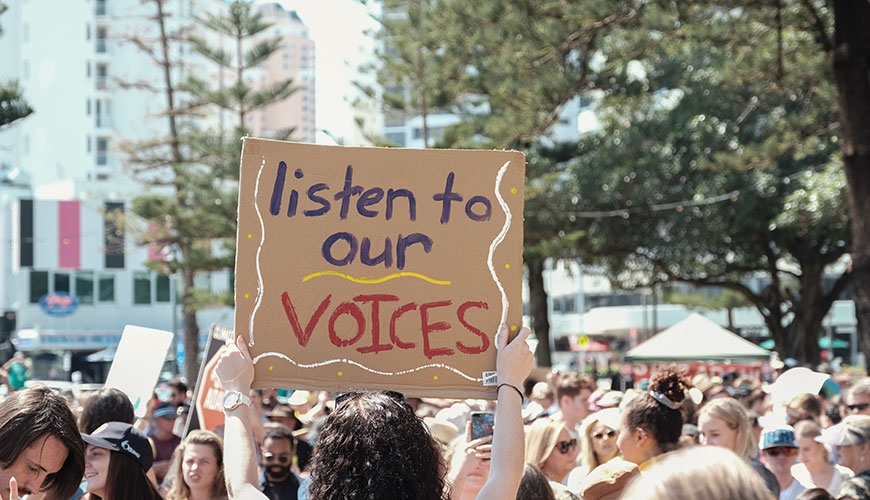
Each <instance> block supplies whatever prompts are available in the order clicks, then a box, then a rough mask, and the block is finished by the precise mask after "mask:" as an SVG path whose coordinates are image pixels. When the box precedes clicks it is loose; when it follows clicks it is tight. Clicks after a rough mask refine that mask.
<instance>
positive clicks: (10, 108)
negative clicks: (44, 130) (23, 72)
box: [0, 2, 33, 128]
mask: <svg viewBox="0 0 870 500" xmlns="http://www.w3.org/2000/svg"><path fill="white" fill-rule="evenodd" d="M8 8H9V7H7V6H6V4H4V3H3V2H0V15H2V14H3V13H4V12H6V10H7V9H8ZM0 36H3V28H2V26H0ZM31 113H33V109H32V108H31V107H30V106H28V105H27V102H26V101H25V100H24V97H23V95H22V91H21V87H19V85H18V82H17V81H8V82H0V128H3V127H6V126H8V125H10V124H12V123H13V122H15V121H18V120H20V119H22V118H26V117H27V116H28V115H30V114H31Z"/></svg>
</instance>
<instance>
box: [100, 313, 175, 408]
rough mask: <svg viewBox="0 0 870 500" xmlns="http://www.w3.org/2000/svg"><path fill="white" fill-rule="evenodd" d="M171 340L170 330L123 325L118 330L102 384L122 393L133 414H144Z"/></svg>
mask: <svg viewBox="0 0 870 500" xmlns="http://www.w3.org/2000/svg"><path fill="white" fill-rule="evenodd" d="M171 342H172V332H167V331H165V330H155V329H153V328H144V327H141V326H133V325H127V326H125V327H124V332H123V333H121V341H120V342H118V350H117V351H116V353H115V359H114V360H113V361H112V367H111V368H109V375H108V376H107V377H106V384H105V385H106V387H114V388H115V389H119V390H120V391H122V392H123V393H124V394H126V395H127V397H129V398H130V401H132V402H133V410H134V413H135V414H136V416H137V417H143V416H145V412H146V404H147V403H148V399H150V398H151V396H152V395H153V394H154V386H155V385H156V384H157V380H158V379H159V378H160V370H161V369H162V368H163V362H164V361H166V353H168V352H169V345H170V343H171Z"/></svg>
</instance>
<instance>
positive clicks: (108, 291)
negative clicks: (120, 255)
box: [98, 274, 115, 302]
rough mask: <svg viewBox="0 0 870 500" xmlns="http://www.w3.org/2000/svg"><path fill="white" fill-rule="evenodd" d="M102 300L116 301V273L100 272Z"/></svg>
mask: <svg viewBox="0 0 870 500" xmlns="http://www.w3.org/2000/svg"><path fill="white" fill-rule="evenodd" d="M99 285H100V295H99V297H98V298H99V300H100V302H115V275H114V274H100V281H99Z"/></svg>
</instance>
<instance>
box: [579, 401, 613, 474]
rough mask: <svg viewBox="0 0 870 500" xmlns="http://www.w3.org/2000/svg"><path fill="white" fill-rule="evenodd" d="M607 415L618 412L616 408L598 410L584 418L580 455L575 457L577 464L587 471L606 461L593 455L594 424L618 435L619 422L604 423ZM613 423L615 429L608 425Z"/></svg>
mask: <svg viewBox="0 0 870 500" xmlns="http://www.w3.org/2000/svg"><path fill="white" fill-rule="evenodd" d="M608 413H611V414H618V413H619V410H618V409H616V408H607V409H604V410H598V411H597V412H595V413H593V414H591V415H589V416H588V417H586V419H585V420H584V421H583V425H582V427H581V430H580V443H579V444H580V453H579V454H578V455H577V462H578V464H579V465H581V466H583V467H586V468H587V470H589V471H592V469H594V468H596V467H598V466H599V465H601V464H602V463H604V462H605V461H606V460H605V461H602V460H600V459H599V458H598V457H597V456H596V455H595V449H594V448H593V447H592V429H593V428H594V427H595V424H597V423H600V424H601V425H603V426H604V427H606V428H608V429H612V430H613V431H615V432H616V433H617V434H618V433H619V426H618V424H619V420H616V421H615V422H605V421H604V420H605V419H606V418H607V417H608V416H610V415H608ZM613 423H616V424H617V427H612V426H611V425H609V424H613Z"/></svg>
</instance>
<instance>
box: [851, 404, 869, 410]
mask: <svg viewBox="0 0 870 500" xmlns="http://www.w3.org/2000/svg"><path fill="white" fill-rule="evenodd" d="M846 408H848V409H849V411H864V410H866V409H867V408H870V403H858V404H856V405H846Z"/></svg>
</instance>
